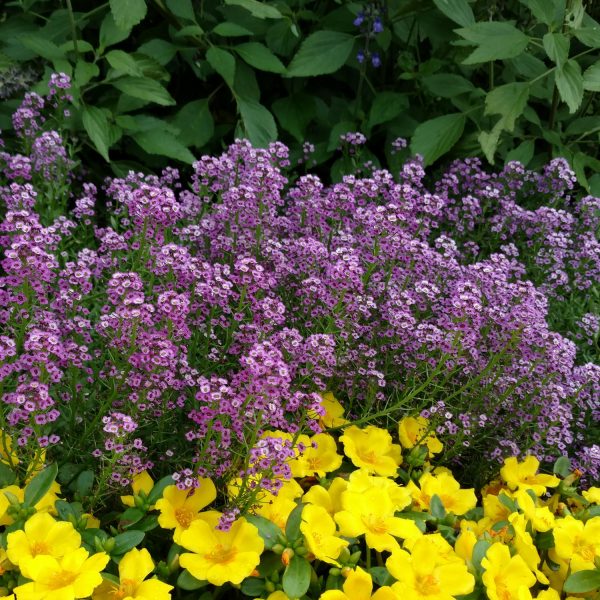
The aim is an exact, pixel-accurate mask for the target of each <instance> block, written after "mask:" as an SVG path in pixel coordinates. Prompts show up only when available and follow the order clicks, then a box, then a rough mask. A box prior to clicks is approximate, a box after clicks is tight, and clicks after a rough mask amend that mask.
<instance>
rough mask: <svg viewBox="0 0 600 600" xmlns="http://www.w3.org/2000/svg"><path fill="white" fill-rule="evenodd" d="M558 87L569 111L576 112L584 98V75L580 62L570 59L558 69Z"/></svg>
mask: <svg viewBox="0 0 600 600" xmlns="http://www.w3.org/2000/svg"><path fill="white" fill-rule="evenodd" d="M555 80H556V87H557V88H558V93H559V94H560V97H561V100H563V102H566V103H567V105H568V107H569V112H570V113H574V112H575V111H576V110H577V109H578V108H579V106H580V105H581V101H582V100H583V77H582V75H581V67H580V66H579V63H578V62H577V61H575V60H573V59H571V60H568V61H567V62H566V63H565V64H564V65H563V66H562V67H561V68H557V69H556V73H555Z"/></svg>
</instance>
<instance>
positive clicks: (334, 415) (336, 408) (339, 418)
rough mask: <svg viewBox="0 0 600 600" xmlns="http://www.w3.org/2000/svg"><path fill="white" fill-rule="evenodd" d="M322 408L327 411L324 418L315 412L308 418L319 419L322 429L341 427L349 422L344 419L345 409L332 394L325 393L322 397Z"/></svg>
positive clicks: (309, 414) (310, 413)
mask: <svg viewBox="0 0 600 600" xmlns="http://www.w3.org/2000/svg"><path fill="white" fill-rule="evenodd" d="M321 406H322V407H323V408H324V409H325V414H324V415H323V416H320V415H317V414H316V413H315V412H313V411H311V412H309V413H308V416H309V417H310V418H311V419H318V420H319V423H320V425H321V426H322V427H325V428H329V427H339V426H340V425H345V424H346V423H348V422H349V421H347V420H346V419H344V418H343V417H344V407H343V406H342V405H341V404H340V403H339V401H338V400H337V399H336V397H335V396H334V395H333V394H332V393H331V392H325V393H324V394H322V395H321Z"/></svg>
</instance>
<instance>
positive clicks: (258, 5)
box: [225, 0, 283, 19]
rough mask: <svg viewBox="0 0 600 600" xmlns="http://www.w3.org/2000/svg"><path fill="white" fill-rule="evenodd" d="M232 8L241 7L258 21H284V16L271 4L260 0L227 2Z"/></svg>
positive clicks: (229, 0)
mask: <svg viewBox="0 0 600 600" xmlns="http://www.w3.org/2000/svg"><path fill="white" fill-rule="evenodd" d="M225 4H229V5H230V6H241V7H242V8H245V9H246V10H247V11H248V12H250V14H251V15H252V16H253V17H256V18H257V19H282V18H283V15H282V14H281V13H280V12H279V11H278V10H277V9H276V8H275V7H274V6H271V5H270V4H267V3H266V2H259V1H258V0H225Z"/></svg>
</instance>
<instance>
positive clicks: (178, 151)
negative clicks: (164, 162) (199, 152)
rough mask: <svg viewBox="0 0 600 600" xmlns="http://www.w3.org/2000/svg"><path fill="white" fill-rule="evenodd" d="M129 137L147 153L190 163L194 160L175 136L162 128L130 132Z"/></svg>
mask: <svg viewBox="0 0 600 600" xmlns="http://www.w3.org/2000/svg"><path fill="white" fill-rule="evenodd" d="M131 137H132V138H133V139H134V140H135V142H136V144H138V145H139V146H140V147H141V148H142V150H144V152H147V153H148V154H156V155H158V156H167V157H168V158H173V159H175V160H179V161H181V162H184V163H187V164H190V165H191V164H192V163H193V162H194V161H195V160H196V158H195V157H194V155H193V154H192V153H191V152H190V151H189V150H188V149H187V148H186V147H185V146H184V145H183V144H182V143H181V141H179V139H178V138H177V137H176V136H174V135H173V134H172V133H171V132H169V131H166V130H164V129H163V130H160V129H152V130H149V131H140V132H137V133H133V134H131Z"/></svg>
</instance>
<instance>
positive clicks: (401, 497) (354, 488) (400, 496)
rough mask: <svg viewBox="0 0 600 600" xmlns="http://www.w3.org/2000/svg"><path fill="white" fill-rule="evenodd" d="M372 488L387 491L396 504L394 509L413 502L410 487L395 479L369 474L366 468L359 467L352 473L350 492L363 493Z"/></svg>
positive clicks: (404, 506)
mask: <svg viewBox="0 0 600 600" xmlns="http://www.w3.org/2000/svg"><path fill="white" fill-rule="evenodd" d="M372 488H379V489H382V490H384V491H386V492H387V494H388V496H389V497H390V500H391V501H392V503H393V505H394V510H402V509H403V508H406V507H407V506H408V505H409V504H410V503H411V502H412V497H411V495H410V491H409V490H408V488H406V487H402V486H399V485H398V484H397V483H396V482H395V481H394V480H393V479H388V478H387V477H378V476H376V475H369V472H368V471H367V470H365V469H358V470H356V471H353V472H352V473H350V477H349V478H348V487H347V489H348V491H349V492H355V493H358V494H362V493H363V492H366V491H367V490H370V489H372Z"/></svg>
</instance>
